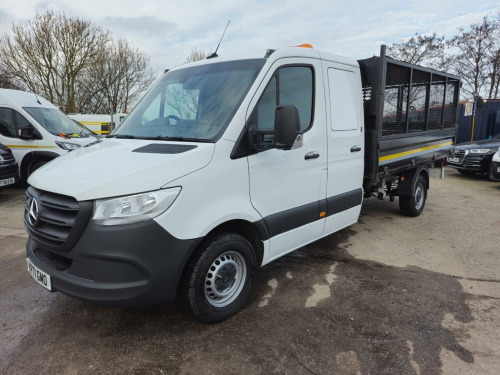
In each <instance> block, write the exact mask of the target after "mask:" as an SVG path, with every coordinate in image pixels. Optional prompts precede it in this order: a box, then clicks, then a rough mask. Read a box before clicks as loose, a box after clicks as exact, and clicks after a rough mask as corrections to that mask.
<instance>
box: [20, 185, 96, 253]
mask: <svg viewBox="0 0 500 375" xmlns="http://www.w3.org/2000/svg"><path fill="white" fill-rule="evenodd" d="M24 209H25V210H24V225H25V227H26V230H27V231H28V234H29V235H30V237H31V238H32V239H33V240H34V241H35V242H37V243H38V244H40V245H41V246H42V247H47V248H48V249H52V250H64V251H67V250H69V249H70V248H71V247H72V246H73V245H74V244H75V243H76V241H77V240H78V238H79V237H80V235H81V233H82V232H83V229H84V228H85V226H86V225H87V222H88V220H89V218H90V215H91V213H92V202H78V201H77V200H76V199H75V198H73V197H69V196H66V195H61V194H54V193H49V192H46V191H43V190H39V189H35V188H34V187H32V186H30V187H28V190H27V191H26V202H25V206H24Z"/></svg>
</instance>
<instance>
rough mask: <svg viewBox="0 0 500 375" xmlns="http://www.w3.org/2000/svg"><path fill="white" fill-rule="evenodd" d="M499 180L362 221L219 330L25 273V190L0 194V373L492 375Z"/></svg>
mask: <svg viewBox="0 0 500 375" xmlns="http://www.w3.org/2000/svg"><path fill="white" fill-rule="evenodd" d="M499 198H500V183H494V182H490V181H487V180H486V179H484V178H482V177H481V176H462V175H460V174H459V173H457V172H456V171H454V170H452V169H447V170H446V177H445V179H444V180H436V179H433V180H431V189H430V190H429V195H428V200H427V204H426V207H425V209H424V212H423V213H422V215H420V216H419V217H417V218H407V217H403V216H400V215H399V208H398V204H397V199H396V202H394V203H390V202H389V201H378V200H376V199H375V198H370V199H367V200H365V202H364V207H363V209H362V215H361V217H360V220H359V223H358V224H355V225H353V226H351V227H349V228H347V229H344V230H342V231H340V232H338V233H336V234H333V235H331V236H329V237H326V238H324V239H322V240H320V241H317V242H315V243H313V244H311V245H309V246H306V247H304V248H301V249H299V250H297V251H295V252H293V253H291V254H290V255H288V256H285V257H283V258H281V259H279V260H277V261H275V262H273V263H271V264H269V265H267V266H265V267H263V268H261V269H259V270H258V271H257V273H256V283H255V285H254V288H253V291H252V295H251V298H250V301H249V303H248V304H247V306H246V307H245V308H244V309H243V310H242V311H241V312H240V313H238V314H237V315H235V316H234V317H232V318H230V319H228V320H227V321H224V322H222V323H219V324H212V325H208V324H203V323H200V322H198V321H196V320H195V319H194V318H193V317H192V316H191V315H190V313H189V312H188V311H187V310H186V309H185V308H184V307H182V306H181V305H179V304H171V305H167V306H150V307H141V308H116V307H103V306H98V305H95V304H92V303H88V302H82V301H78V300H75V299H72V298H70V297H67V296H64V295H62V294H59V293H50V292H48V291H46V290H44V289H43V288H42V287H41V286H40V285H38V284H37V283H36V282H35V281H34V280H33V279H32V278H31V276H30V275H29V274H28V272H27V271H26V254H25V244H26V239H27V235H26V232H25V231H24V228H23V224H22V216H23V204H24V190H23V189H21V188H18V187H16V188H11V189H6V190H4V191H3V192H2V193H1V194H0V374H23V375H24V374H115V373H119V374H201V373H203V374H220V373H224V374H235V373H238V374H421V375H424V374H498V373H499V372H500V370H499V369H500V288H499V286H500V249H499V245H498V243H499V237H500V199H499Z"/></svg>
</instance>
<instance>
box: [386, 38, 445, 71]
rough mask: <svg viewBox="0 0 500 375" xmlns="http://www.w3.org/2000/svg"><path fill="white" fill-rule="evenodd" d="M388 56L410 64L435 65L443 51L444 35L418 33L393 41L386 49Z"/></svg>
mask: <svg viewBox="0 0 500 375" xmlns="http://www.w3.org/2000/svg"><path fill="white" fill-rule="evenodd" d="M387 53H388V55H389V56H391V57H393V58H394V59H396V60H400V61H404V62H407V63H410V64H420V65H426V66H429V67H437V66H438V65H439V63H440V61H441V60H442V57H443V53H444V36H441V37H438V36H437V35H436V33H434V34H432V35H419V34H418V33H416V34H415V35H413V36H412V37H411V38H410V39H408V40H406V41H405V40H401V41H399V42H397V43H394V44H393V45H392V46H390V47H389V48H388V50H387Z"/></svg>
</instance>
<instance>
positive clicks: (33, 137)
mask: <svg viewBox="0 0 500 375" xmlns="http://www.w3.org/2000/svg"><path fill="white" fill-rule="evenodd" d="M95 141H96V138H95V137H94V136H93V135H92V133H91V132H90V131H88V129H86V128H85V127H83V126H81V125H79V124H77V123H75V122H74V121H72V120H71V119H69V118H68V117H67V116H66V115H65V114H64V113H62V112H61V111H60V110H59V109H58V108H57V107H56V106H54V105H53V104H51V103H50V102H48V101H47V100H45V99H44V98H42V97H41V96H37V95H35V94H33V93H29V92H25V91H18V90H8V89H0V143H2V144H4V145H5V146H7V147H8V148H10V149H11V150H12V153H13V154H14V158H15V159H16V161H17V163H18V164H19V173H20V174H21V178H22V179H24V180H26V179H27V177H28V176H29V175H30V174H31V173H33V172H34V171H35V170H36V169H38V168H39V167H41V166H42V165H43V164H45V163H47V162H49V161H50V160H52V159H54V158H56V157H58V156H60V155H64V154H66V153H67V152H68V151H70V150H73V149H75V148H78V147H81V146H84V145H87V144H89V143H91V142H95Z"/></svg>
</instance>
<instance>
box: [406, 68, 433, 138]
mask: <svg viewBox="0 0 500 375" xmlns="http://www.w3.org/2000/svg"><path fill="white" fill-rule="evenodd" d="M430 78H431V75H430V74H429V73H427V72H423V71H420V70H416V69H414V70H413V74H412V80H411V90H410V107H409V109H410V111H409V114H408V117H409V121H408V133H415V132H421V131H425V130H426V126H425V123H426V117H427V91H428V88H429V80H430Z"/></svg>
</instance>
